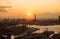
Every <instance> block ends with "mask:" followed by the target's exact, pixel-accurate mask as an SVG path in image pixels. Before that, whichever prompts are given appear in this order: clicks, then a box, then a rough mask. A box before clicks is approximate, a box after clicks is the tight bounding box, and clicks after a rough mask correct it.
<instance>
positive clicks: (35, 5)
mask: <svg viewBox="0 0 60 39" xmlns="http://www.w3.org/2000/svg"><path fill="white" fill-rule="evenodd" d="M0 5H4V6H12V8H9V9H6V10H7V11H8V12H3V13H2V12H0V13H1V14H0V16H1V17H20V18H27V19H32V18H33V15H34V14H35V13H36V14H37V15H38V14H44V13H46V12H49V13H56V12H57V13H59V12H60V0H0ZM38 17H40V16H38ZM43 17H44V16H43Z"/></svg>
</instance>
